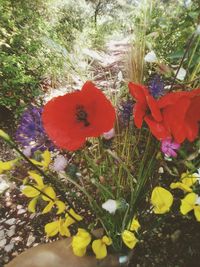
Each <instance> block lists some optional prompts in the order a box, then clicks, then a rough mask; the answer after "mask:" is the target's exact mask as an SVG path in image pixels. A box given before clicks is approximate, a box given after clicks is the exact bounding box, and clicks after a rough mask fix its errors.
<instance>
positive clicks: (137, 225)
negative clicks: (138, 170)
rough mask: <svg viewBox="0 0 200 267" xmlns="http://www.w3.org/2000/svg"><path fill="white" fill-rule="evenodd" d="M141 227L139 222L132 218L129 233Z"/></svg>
mask: <svg viewBox="0 0 200 267" xmlns="http://www.w3.org/2000/svg"><path fill="white" fill-rule="evenodd" d="M140 227H141V225H140V223H139V221H138V220H137V219H135V218H133V220H132V222H131V224H130V229H129V230H130V231H136V232H137V231H138V229H139V228H140Z"/></svg>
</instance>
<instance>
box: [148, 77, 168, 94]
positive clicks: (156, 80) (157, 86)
mask: <svg viewBox="0 0 200 267" xmlns="http://www.w3.org/2000/svg"><path fill="white" fill-rule="evenodd" d="M149 91H150V93H151V95H152V96H153V97H154V98H159V97H160V96H162V95H163V93H164V82H163V81H162V79H161V77H160V76H159V75H155V76H154V77H153V79H152V80H151V81H150V83H149Z"/></svg>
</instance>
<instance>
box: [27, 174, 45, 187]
mask: <svg viewBox="0 0 200 267" xmlns="http://www.w3.org/2000/svg"><path fill="white" fill-rule="evenodd" d="M28 174H29V175H30V176H31V178H32V179H34V180H35V182H36V183H37V185H38V186H39V187H40V188H43V187H44V183H43V179H42V177H41V176H40V175H39V174H37V173H35V172H33V171H29V172H28Z"/></svg>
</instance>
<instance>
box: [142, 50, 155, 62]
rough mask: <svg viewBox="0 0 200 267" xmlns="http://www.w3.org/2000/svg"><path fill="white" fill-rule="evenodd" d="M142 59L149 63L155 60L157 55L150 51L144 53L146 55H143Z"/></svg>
mask: <svg viewBox="0 0 200 267" xmlns="http://www.w3.org/2000/svg"><path fill="white" fill-rule="evenodd" d="M144 61H146V62H149V63H154V62H157V61H158V60H157V56H156V54H155V52H154V51H151V52H149V53H148V54H146V56H145V57H144Z"/></svg>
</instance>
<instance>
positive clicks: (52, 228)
mask: <svg viewBox="0 0 200 267" xmlns="http://www.w3.org/2000/svg"><path fill="white" fill-rule="evenodd" d="M44 230H45V233H46V235H47V236H54V235H57V233H58V231H59V221H55V222H51V223H47V224H46V225H45V228H44Z"/></svg>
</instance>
